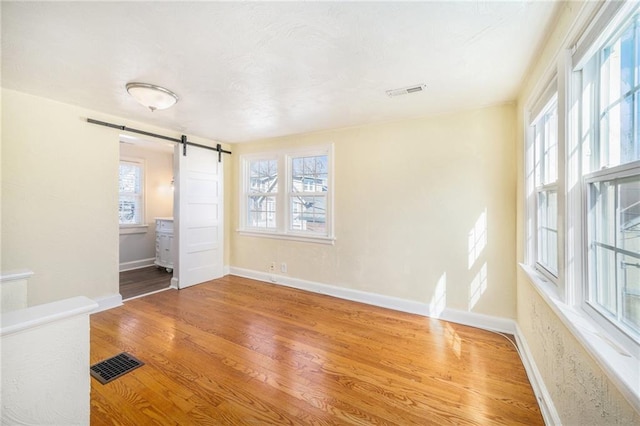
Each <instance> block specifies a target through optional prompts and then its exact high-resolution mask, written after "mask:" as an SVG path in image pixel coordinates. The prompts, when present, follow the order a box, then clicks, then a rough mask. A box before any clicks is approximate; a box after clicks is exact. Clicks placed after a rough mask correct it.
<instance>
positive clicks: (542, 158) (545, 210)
mask: <svg viewBox="0 0 640 426" xmlns="http://www.w3.org/2000/svg"><path fill="white" fill-rule="evenodd" d="M533 135H534V142H533V143H534V155H535V158H534V176H535V177H534V180H535V185H536V200H537V202H536V205H537V207H536V228H537V232H536V264H537V265H538V266H539V267H540V268H542V269H543V270H544V271H546V272H548V273H550V274H551V275H552V276H553V277H554V278H555V277H557V276H558V202H557V200H558V103H557V96H555V95H554V96H553V97H552V99H551V100H550V101H549V102H548V104H547V105H546V107H545V108H544V109H543V112H542V114H541V115H540V117H539V118H538V119H537V120H536V121H535V122H534V124H533Z"/></svg>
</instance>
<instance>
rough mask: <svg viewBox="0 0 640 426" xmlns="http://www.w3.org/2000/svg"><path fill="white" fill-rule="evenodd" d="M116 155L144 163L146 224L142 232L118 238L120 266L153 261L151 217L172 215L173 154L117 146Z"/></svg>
mask: <svg viewBox="0 0 640 426" xmlns="http://www.w3.org/2000/svg"><path fill="white" fill-rule="evenodd" d="M120 156H122V157H131V158H139V159H143V160H144V161H145V178H144V181H145V223H146V224H147V225H149V227H148V228H147V232H145V233H141V234H122V235H120V256H119V261H120V264H121V265H122V264H123V263H127V262H135V261H139V260H144V259H149V258H155V255H156V238H155V235H156V234H155V218H156V217H172V216H173V190H172V188H171V180H172V178H173V153H167V152H162V151H157V150H152V149H149V148H145V147H142V146H136V145H129V144H124V143H121V144H120Z"/></svg>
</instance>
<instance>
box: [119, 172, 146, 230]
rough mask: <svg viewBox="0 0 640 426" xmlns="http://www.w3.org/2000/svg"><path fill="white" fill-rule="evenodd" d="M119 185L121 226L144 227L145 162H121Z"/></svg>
mask: <svg viewBox="0 0 640 426" xmlns="http://www.w3.org/2000/svg"><path fill="white" fill-rule="evenodd" d="M118 183H119V199H118V216H119V223H120V225H142V224H143V222H144V164H143V162H142V161H136V160H121V161H120V166H119V179H118Z"/></svg>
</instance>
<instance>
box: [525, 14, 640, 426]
mask: <svg viewBox="0 0 640 426" xmlns="http://www.w3.org/2000/svg"><path fill="white" fill-rule="evenodd" d="M594 5H595V3H582V2H566V3H564V4H563V6H562V9H561V13H560V15H559V16H558V20H557V21H556V24H555V26H554V28H553V31H552V32H551V33H550V34H549V37H548V39H547V41H546V44H545V46H544V48H543V49H542V51H540V52H539V53H538V55H537V57H538V61H537V63H535V64H533V66H532V68H531V69H530V71H529V73H528V75H527V78H526V80H525V83H524V85H523V88H522V91H521V93H520V95H519V98H518V108H517V129H518V130H517V157H516V158H517V164H518V174H517V179H518V196H517V204H516V205H517V260H518V262H523V261H524V258H525V235H524V230H525V224H524V217H525V212H524V205H525V194H524V188H525V187H524V171H523V170H524V134H525V130H526V129H525V122H524V116H525V109H526V106H527V103H529V102H531V101H534V100H535V93H536V92H537V91H541V90H542V89H543V88H544V86H545V85H546V84H547V82H548V81H547V80H546V79H547V78H548V77H550V70H551V71H552V69H553V68H554V67H555V65H554V64H555V62H556V55H557V54H558V53H559V52H560V51H561V49H562V48H567V47H568V46H569V45H570V43H571V41H572V40H571V39H570V38H567V36H568V34H570V33H577V32H578V31H579V29H580V28H581V26H582V24H583V22H584V17H587V16H589V15H590V9H588V8H592V7H593V6H594ZM583 7H587V9H584V10H583V9H582V8H583ZM517 283H518V284H517V306H518V309H517V312H518V317H517V322H518V325H519V326H520V329H521V330H522V334H523V335H524V337H525V338H526V341H527V343H528V346H529V348H530V349H531V353H532V356H533V358H534V361H535V363H536V366H537V368H538V370H539V371H540V375H541V376H542V379H543V380H544V383H545V386H546V387H547V390H548V391H549V394H550V395H551V398H552V400H553V404H554V406H555V409H556V410H557V412H558V415H559V417H560V419H561V421H562V423H563V424H566V425H584V424H590V425H596V424H597V425H608V424H619V425H631V424H640V416H639V415H638V413H637V412H636V411H635V410H634V409H633V407H632V406H631V405H630V404H629V402H628V401H627V400H626V399H625V398H624V397H623V395H622V394H621V393H620V392H619V391H618V390H617V388H616V386H615V385H614V384H613V383H612V382H611V381H610V380H609V379H608V377H607V376H606V374H605V373H604V372H603V370H602V369H601V368H600V367H599V366H598V365H597V364H596V363H595V362H594V361H593V359H592V358H591V356H589V354H588V353H587V352H586V351H585V350H584V348H583V347H582V345H581V344H580V343H579V342H578V341H577V340H576V338H575V337H574V336H573V335H572V334H571V333H570V332H569V330H568V329H567V328H566V326H565V325H564V323H563V322H562V321H561V320H560V319H559V318H558V316H557V315H556V314H555V313H554V311H553V310H552V309H551V308H550V307H549V305H548V304H547V303H546V302H545V301H544V299H543V298H542V297H541V296H540V295H539V294H538V292H537V291H536V289H535V288H534V286H533V284H532V283H531V281H530V280H529V278H528V277H527V275H526V274H525V273H524V272H522V271H521V270H519V271H518V274H517Z"/></svg>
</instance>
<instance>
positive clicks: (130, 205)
mask: <svg viewBox="0 0 640 426" xmlns="http://www.w3.org/2000/svg"><path fill="white" fill-rule="evenodd" d="M118 215H119V217H120V224H121V225H136V224H140V223H142V217H141V211H140V199H139V197H137V196H135V195H120V202H119V208H118Z"/></svg>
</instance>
